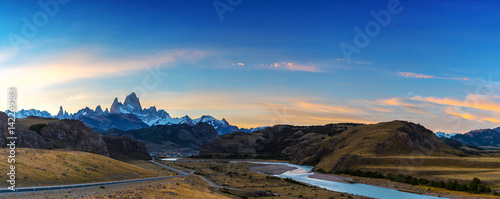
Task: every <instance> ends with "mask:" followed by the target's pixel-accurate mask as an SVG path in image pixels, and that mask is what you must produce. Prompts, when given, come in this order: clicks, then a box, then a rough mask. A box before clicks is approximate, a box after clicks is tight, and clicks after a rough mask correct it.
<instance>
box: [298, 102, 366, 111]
mask: <svg viewBox="0 0 500 199" xmlns="http://www.w3.org/2000/svg"><path fill="white" fill-rule="evenodd" d="M294 105H295V106H297V107H300V108H304V109H308V110H314V111H318V112H327V113H361V112H363V111H361V110H360V109H357V108H353V107H350V108H347V107H336V106H330V105H324V104H319V103H310V102H306V101H298V102H295V103H294Z"/></svg>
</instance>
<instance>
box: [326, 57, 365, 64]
mask: <svg viewBox="0 0 500 199" xmlns="http://www.w3.org/2000/svg"><path fill="white" fill-rule="evenodd" d="M335 60H336V61H339V62H346V60H345V59H341V58H338V59H335ZM351 63H354V64H371V63H372V62H370V61H351Z"/></svg>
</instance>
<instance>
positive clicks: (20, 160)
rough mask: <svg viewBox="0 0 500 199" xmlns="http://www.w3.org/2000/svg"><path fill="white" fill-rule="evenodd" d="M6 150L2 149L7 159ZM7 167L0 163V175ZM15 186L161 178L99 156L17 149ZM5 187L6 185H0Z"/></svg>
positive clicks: (156, 174)
mask: <svg viewBox="0 0 500 199" xmlns="http://www.w3.org/2000/svg"><path fill="white" fill-rule="evenodd" d="M8 153H9V150H8V149H1V150H0V154H1V155H2V156H3V157H6V156H7V155H8ZM9 166H10V164H9V163H8V162H7V161H1V162H0V172H1V173H8V172H9V171H7V169H8V168H9ZM16 169H17V170H16V178H17V179H19V180H18V181H17V183H18V184H17V186H39V185H40V186H41V185H60V184H73V183H75V184H76V183H87V182H102V181H113V180H125V179H134V178H146V177H156V176H160V175H159V174H158V173H156V172H153V171H150V170H146V169H143V168H140V167H137V166H134V165H131V164H127V163H124V162H120V161H117V160H114V159H111V158H108V157H105V156H102V155H97V154H93V153H87V152H82V151H63V150H47V149H27V148H18V149H16ZM0 185H1V186H2V187H7V182H6V181H2V182H0Z"/></svg>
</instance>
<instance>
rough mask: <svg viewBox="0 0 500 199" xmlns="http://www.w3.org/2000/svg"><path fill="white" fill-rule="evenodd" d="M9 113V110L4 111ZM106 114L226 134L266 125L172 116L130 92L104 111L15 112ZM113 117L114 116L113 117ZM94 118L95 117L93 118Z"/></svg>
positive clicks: (24, 113) (75, 115)
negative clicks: (147, 105) (207, 126)
mask: <svg viewBox="0 0 500 199" xmlns="http://www.w3.org/2000/svg"><path fill="white" fill-rule="evenodd" d="M6 113H9V111H6ZM107 114H133V115H135V116H137V117H138V118H139V119H140V120H142V122H144V123H146V124H147V125H149V126H155V125H172V124H188V125H190V126H193V125H196V124H198V123H200V122H203V123H207V124H210V125H212V126H213V127H214V128H215V129H216V130H217V132H218V133H219V134H220V135H223V134H228V133H231V132H233V131H243V132H247V133H251V132H254V131H257V130H262V129H264V128H266V127H257V128H251V129H244V128H241V129H240V128H238V127H237V126H233V125H230V124H229V122H227V121H226V119H224V118H223V119H222V120H218V119H216V118H214V117H212V116H210V115H203V116H201V117H200V118H197V119H191V118H190V117H189V116H187V115H186V116H184V117H181V118H172V117H171V116H170V115H169V114H168V113H167V112H166V111H165V110H157V109H156V107H154V106H152V107H150V108H144V109H143V108H142V106H141V102H140V101H139V98H138V97H137V95H136V94H135V93H131V94H130V95H128V96H127V97H126V98H125V101H124V102H123V103H121V102H119V101H118V98H115V99H114V100H113V103H112V104H111V108H110V109H109V111H108V109H107V108H106V110H105V111H103V110H102V108H101V106H100V105H98V106H97V107H96V108H95V110H93V109H91V108H89V107H85V108H83V109H81V110H79V111H77V112H76V113H72V114H70V113H68V112H67V111H64V109H63V107H62V106H61V107H59V112H58V113H57V115H54V116H52V115H51V114H50V113H48V112H47V111H39V110H35V109H30V110H21V111H19V112H17V115H16V116H17V118H25V117H28V116H30V115H33V116H38V117H55V118H59V119H76V120H81V121H84V120H85V121H87V119H88V118H89V117H97V116H103V115H107ZM113 118H114V117H113ZM94 119H95V118H94Z"/></svg>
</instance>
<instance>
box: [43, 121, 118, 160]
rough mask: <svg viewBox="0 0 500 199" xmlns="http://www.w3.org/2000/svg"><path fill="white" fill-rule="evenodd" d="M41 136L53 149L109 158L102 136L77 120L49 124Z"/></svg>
mask: <svg viewBox="0 0 500 199" xmlns="http://www.w3.org/2000/svg"><path fill="white" fill-rule="evenodd" d="M41 136H42V137H44V138H45V139H47V140H49V141H50V142H51V143H52V144H54V147H55V148H64V149H76V150H83V151H88V152H92V153H97V154H100V155H104V156H109V153H108V150H107V147H106V143H105V142H104V140H103V139H102V136H101V135H99V134H97V133H95V132H94V131H92V129H91V128H89V127H88V126H85V124H83V122H81V121H78V120H67V119H65V120H60V121H55V122H50V123H48V124H47V126H45V127H43V128H42V130H41Z"/></svg>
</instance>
